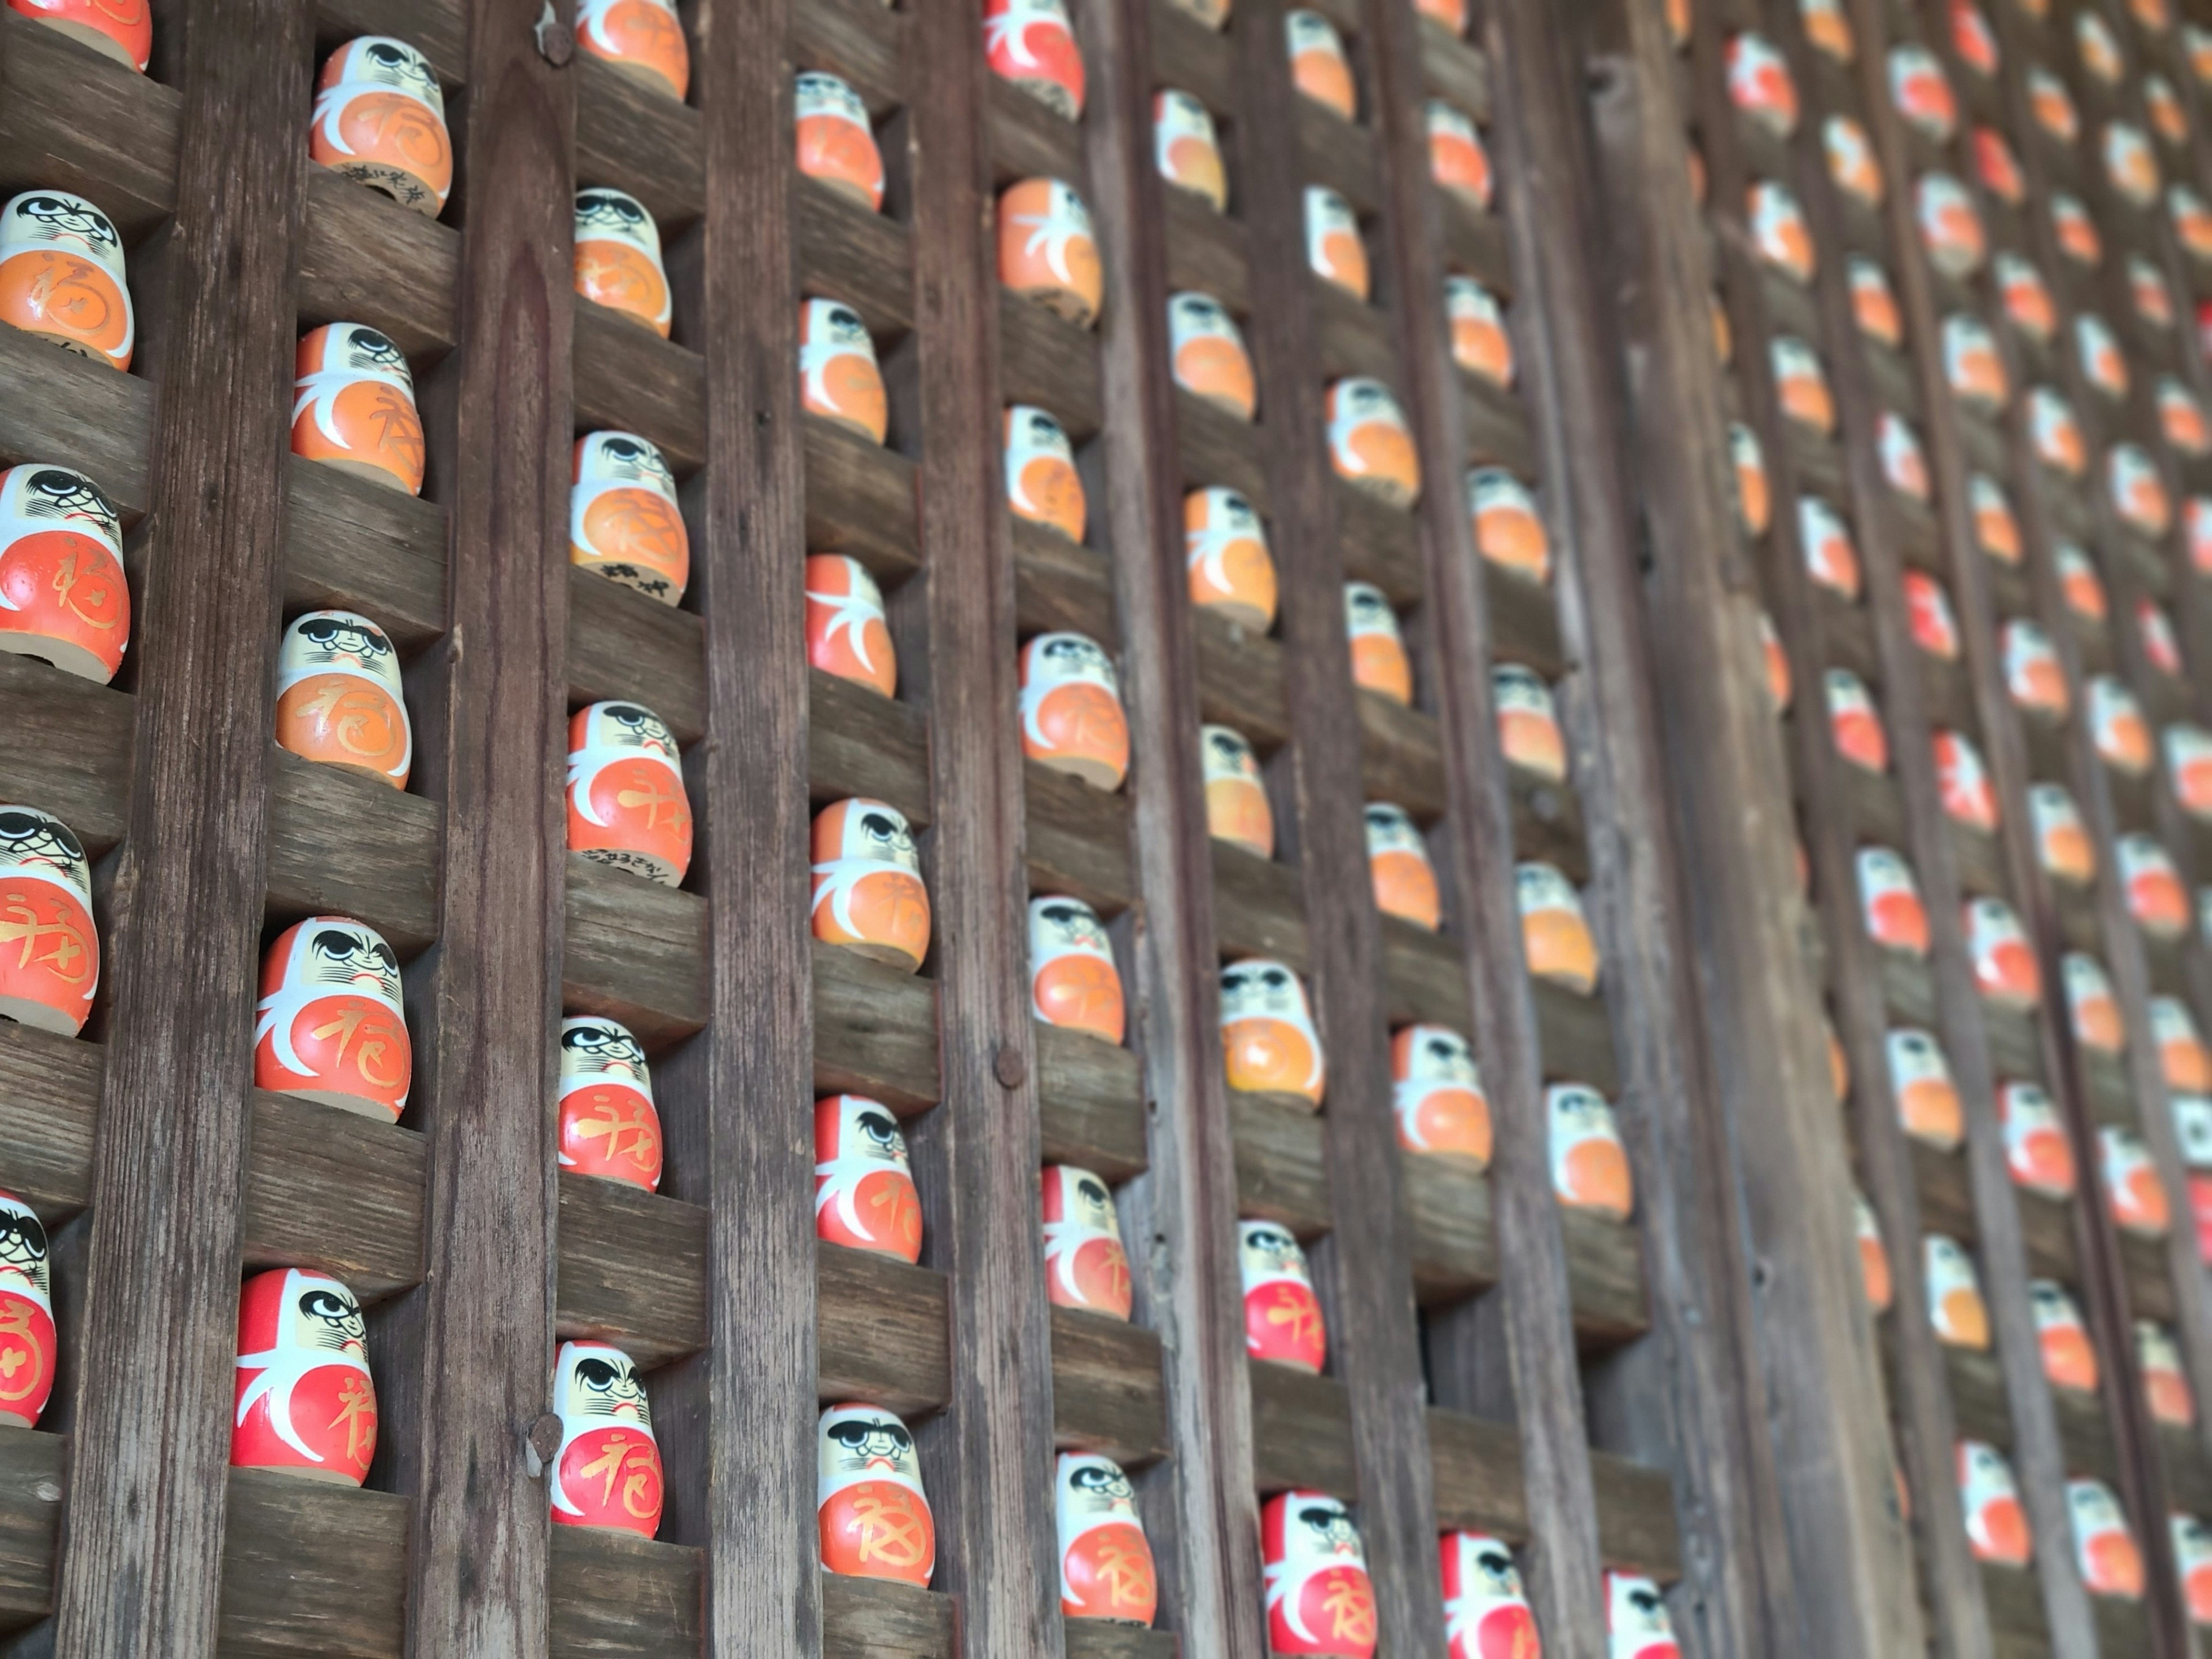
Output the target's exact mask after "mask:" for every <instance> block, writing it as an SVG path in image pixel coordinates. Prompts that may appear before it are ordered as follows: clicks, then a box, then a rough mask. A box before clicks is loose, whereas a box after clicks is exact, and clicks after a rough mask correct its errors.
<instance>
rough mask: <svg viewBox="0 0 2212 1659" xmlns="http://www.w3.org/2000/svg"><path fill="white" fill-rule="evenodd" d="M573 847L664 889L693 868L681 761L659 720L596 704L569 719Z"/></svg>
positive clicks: (646, 712)
mask: <svg viewBox="0 0 2212 1659" xmlns="http://www.w3.org/2000/svg"><path fill="white" fill-rule="evenodd" d="M568 850H569V851H570V852H572V853H580V854H583V855H584V856H585V857H586V858H587V859H589V860H592V862H593V863H594V864H604V865H606V866H609V867H610V868H612V869H616V870H627V871H629V872H630V873H631V874H632V875H636V876H642V877H644V878H646V879H647V881H650V882H655V883H658V884H659V885H661V886H663V887H681V886H682V885H683V884H684V872H685V871H687V870H689V869H690V867H691V802H690V797H689V796H688V795H686V794H685V793H684V762H683V757H682V756H681V755H679V754H678V752H677V748H676V739H675V738H674V737H672V736H671V735H670V732H669V730H668V727H667V726H666V725H665V724H664V723H663V721H662V720H661V718H660V716H659V715H658V714H654V713H653V711H652V710H651V709H650V708H643V707H641V706H640V705H639V704H637V703H634V702H595V703H591V704H588V705H586V707H584V708H579V709H578V710H577V711H576V712H575V713H574V714H572V715H570V716H569V717H568Z"/></svg>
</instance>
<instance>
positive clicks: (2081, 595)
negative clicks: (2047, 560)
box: [2051, 542, 2112, 627]
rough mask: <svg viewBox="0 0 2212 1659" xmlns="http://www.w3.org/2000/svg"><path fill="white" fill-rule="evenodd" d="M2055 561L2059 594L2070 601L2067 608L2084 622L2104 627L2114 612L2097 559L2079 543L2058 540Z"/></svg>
mask: <svg viewBox="0 0 2212 1659" xmlns="http://www.w3.org/2000/svg"><path fill="white" fill-rule="evenodd" d="M2051 560H2052V562H2053V563H2055V564H2056V565H2057V567H2058V596H2059V598H2060V599H2063V600H2064V601H2065V602H2066V608H2067V610H2069V611H2071V612H2073V613H2074V615H2075V616H2076V617H2080V618H2081V620H2082V621H2083V622H2086V623H2093V624H2095V625H2096V626H2098V627H2102V626H2103V625H2104V623H2105V619H2106V617H2107V616H2108V615H2109V614H2110V612H2111V609H2112V599H2111V596H2110V595H2109V594H2107V593H2106V592H2105V579H2104V578H2103V577H2102V576H2100V575H2099V574H2097V566H2096V562H2095V561H2094V560H2093V559H2091V558H2090V556H2088V554H2087V553H2086V552H2084V551H2083V550H2082V549H2081V544H2079V543H2076V542H2060V543H2058V544H2057V546H2055V547H2053V548H2052V549H2051Z"/></svg>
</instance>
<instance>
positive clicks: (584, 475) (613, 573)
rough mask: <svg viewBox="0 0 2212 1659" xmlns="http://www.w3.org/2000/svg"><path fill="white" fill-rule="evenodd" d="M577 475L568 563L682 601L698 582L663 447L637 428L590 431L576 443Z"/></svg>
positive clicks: (668, 599)
mask: <svg viewBox="0 0 2212 1659" xmlns="http://www.w3.org/2000/svg"><path fill="white" fill-rule="evenodd" d="M574 474H575V483H574V488H573V489H571V490H570V491H569V492H568V562H570V563H571V564H580V565H581V566H583V567H584V568H585V569H586V570H592V571H596V572H597V573H598V574H600V575H602V576H605V578H606V579H607V580H609V581H613V582H620V583H621V584H622V585H623V586H624V587H634V588H635V589H636V590H637V591H638V592H641V593H642V594H644V595H645V596H646V597H647V599H658V600H659V601H660V603H661V604H663V605H675V604H678V603H679V602H680V601H681V600H682V599H683V598H684V587H685V586H687V585H688V584H689V583H690V580H691V536H690V532H689V531H688V530H686V529H685V528H684V514H683V513H682V512H680V511H679V510H678V507H677V505H676V475H675V474H674V473H672V472H671V471H669V470H668V463H667V461H666V460H665V459H663V458H662V456H661V453H660V451H659V449H658V448H657V447H654V446H653V444H652V443H651V442H649V441H647V440H646V439H643V438H641V437H639V436H638V435H636V434H635V433H634V432H586V434H585V435H583V436H582V437H580V438H579V439H577V440H576V453H575V461H574Z"/></svg>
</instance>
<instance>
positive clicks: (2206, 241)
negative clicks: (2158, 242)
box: [2166, 185, 2212, 264]
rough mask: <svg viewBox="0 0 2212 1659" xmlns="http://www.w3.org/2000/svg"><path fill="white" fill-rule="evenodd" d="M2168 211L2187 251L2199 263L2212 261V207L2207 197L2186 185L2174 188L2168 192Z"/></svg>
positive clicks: (2175, 230)
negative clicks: (2207, 205) (2208, 204)
mask: <svg viewBox="0 0 2212 1659" xmlns="http://www.w3.org/2000/svg"><path fill="white" fill-rule="evenodd" d="M2166 216H2167V217H2169V218H2170V219H2172V221H2173V234H2174V235H2175V236H2177V237H2178V238H2179V239H2180V242H2181V246H2182V248H2183V249H2184V251H2185V252H2187V253H2188V254H2189V255H2190V256H2191V258H2194V259H2195V260H2196V261H2197V263H2198V264H2205V263H2206V262H2208V261H2212V208H2208V207H2206V206H2205V204H2204V198H2203V197H2201V196H2199V195H2198V194H2197V192H2196V191H2193V190H2191V189H2190V188H2189V186H2188V185H2173V186H2172V188H2170V189H2169V190H2167V191H2166Z"/></svg>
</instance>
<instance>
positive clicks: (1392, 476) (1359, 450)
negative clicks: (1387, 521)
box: [1328, 375, 1421, 508]
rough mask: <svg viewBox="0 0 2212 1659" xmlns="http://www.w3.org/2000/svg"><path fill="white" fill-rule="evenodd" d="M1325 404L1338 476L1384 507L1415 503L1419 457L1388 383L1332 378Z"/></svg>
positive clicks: (1331, 457) (1330, 453)
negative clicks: (1333, 379) (1380, 502)
mask: <svg viewBox="0 0 2212 1659" xmlns="http://www.w3.org/2000/svg"><path fill="white" fill-rule="evenodd" d="M1328 457H1329V460H1330V462H1331V463H1332V464H1333V465H1334V466H1335V468H1336V476H1337V477H1340V478H1341V479H1343V480H1344V481H1345V482H1346V483H1348V484H1350V485H1351V486H1352V488H1353V489H1358V490H1361V491H1363V492H1364V493H1365V494H1367V495H1372V496H1374V497H1375V498H1376V500H1377V501H1382V502H1383V503H1384V504H1385V505H1386V506H1389V507H1401V508H1404V507H1411V506H1413V503H1414V502H1415V501H1418V500H1419V498H1420V494H1421V460H1420V457H1419V455H1417V454H1415V453H1413V433H1412V432H1411V431H1410V430H1408V429H1407V425H1406V416H1405V415H1404V413H1403V412H1402V411H1401V410H1400V409H1399V407H1398V400H1397V398H1395V397H1393V396H1392V395H1391V392H1390V388H1389V386H1384V385H1383V382H1382V381H1380V380H1367V379H1364V378H1363V377H1360V376H1358V375H1354V376H1352V377H1351V378H1349V379H1346V380H1337V381H1334V382H1332V383H1331V385H1330V386H1329V388H1328Z"/></svg>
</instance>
